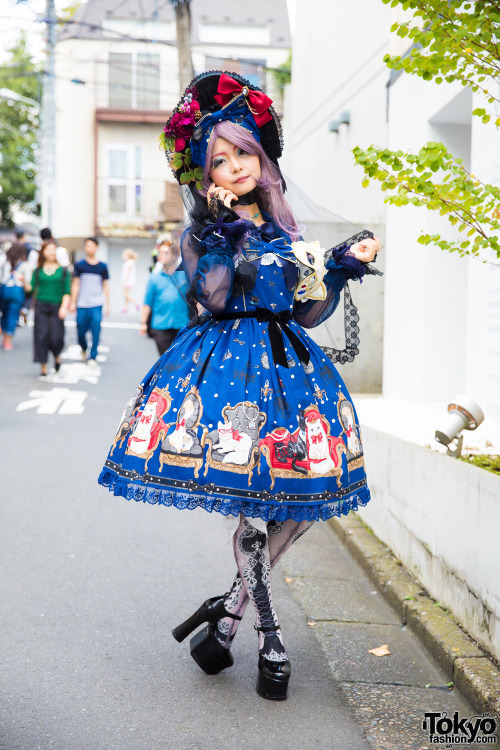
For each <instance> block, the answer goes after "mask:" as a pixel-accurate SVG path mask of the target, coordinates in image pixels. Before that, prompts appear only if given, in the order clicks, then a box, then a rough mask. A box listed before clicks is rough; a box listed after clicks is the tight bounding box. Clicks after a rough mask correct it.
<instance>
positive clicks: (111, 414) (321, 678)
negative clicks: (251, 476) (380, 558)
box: [0, 316, 368, 750]
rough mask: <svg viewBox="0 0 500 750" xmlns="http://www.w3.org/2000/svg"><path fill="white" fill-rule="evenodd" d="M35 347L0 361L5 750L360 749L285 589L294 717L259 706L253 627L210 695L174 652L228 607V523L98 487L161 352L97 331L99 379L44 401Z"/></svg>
mask: <svg viewBox="0 0 500 750" xmlns="http://www.w3.org/2000/svg"><path fill="white" fill-rule="evenodd" d="M115 321H116V322H118V323H120V324H122V325H123V324H124V323H125V324H126V323H127V322H134V318H133V316H129V317H125V316H122V317H121V318H120V319H118V318H117V317H116V318H115ZM135 322H137V317H135ZM31 336H32V329H29V328H28V329H21V330H19V331H18V334H17V336H16V342H15V343H16V349H15V350H14V351H13V352H11V353H6V352H3V351H0V388H1V390H0V460H1V487H2V491H1V502H0V555H1V565H2V584H1V588H0V628H1V634H0V649H1V658H2V667H1V672H0V684H1V687H0V718H1V729H0V748H1V750H37V749H41V750H48V749H49V748H54V749H56V750H139V748H147V749H148V750H168V749H170V748H176V749H177V750H208V748H210V749H211V748H233V747H238V748H242V750H254V749H255V750H257V748H276V749H279V750H282V749H283V750H289V749H292V750H294V749H295V748H303V747H307V748H320V749H321V750H336V749H337V748H338V749H339V750H340V749H342V750H351V749H352V750H365V748H368V744H367V743H366V740H365V739H364V735H363V732H362V729H361V727H360V725H359V724H358V723H357V721H356V720H355V718H354V715H353V712H352V711H351V710H350V709H349V708H348V704H347V701H346V700H345V698H344V697H343V693H342V691H341V690H340V689H339V686H338V683H337V682H336V681H335V679H334V678H333V677H332V673H331V671H330V669H329V666H328V662H327V659H326V657H325V656H324V655H323V653H322V651H321V649H320V647H319V645H318V642H317V641H316V639H315V638H314V637H313V636H312V635H311V630H310V628H308V626H307V623H306V617H305V613H304V611H303V610H302V609H301V607H300V605H299V604H298V602H297V601H296V599H295V598H293V596H292V593H291V591H290V586H287V585H286V584H285V583H284V581H283V574H282V573H278V574H277V575H275V583H274V591H275V598H276V602H277V609H278V612H279V617H280V621H281V624H282V626H283V629H284V632H285V635H286V641H287V646H288V649H289V652H290V656H291V659H292V664H293V674H292V681H291V687H290V691H289V699H288V700H287V701H285V702H283V703H274V702H269V701H264V700H262V699H261V698H259V697H258V696H257V694H256V692H255V681H256V673H257V639H256V636H255V632H254V631H253V629H252V622H253V620H252V616H251V612H250V610H248V613H247V617H246V621H244V623H243V625H242V627H241V630H240V633H239V635H238V637H237V639H236V641H235V645H234V647H233V652H234V656H235V665H234V667H233V668H231V669H230V670H227V672H225V673H222V674H221V675H218V676H216V677H208V676H207V675H205V674H203V673H202V672H201V671H200V670H199V669H198V667H197V666H196V665H195V663H194V662H193V661H192V659H191V658H190V656H189V649H188V645H187V643H184V644H182V645H179V644H178V643H177V642H176V641H175V640H174V639H173V638H172V636H171V634H170V630H171V628H172V627H173V626H174V625H176V624H177V623H178V622H179V621H180V620H182V619H184V617H185V616H187V615H188V614H190V612H191V611H192V610H193V609H194V608H195V607H197V606H198V605H199V604H200V603H201V601H203V600H204V599H205V598H206V597H207V596H213V595H216V594H219V593H221V592H223V591H225V590H227V588H228V586H229V583H230V581H231V579H232V576H233V573H234V561H233V559H232V551H231V547H230V545H229V543H228V539H227V535H226V530H225V527H224V523H223V521H222V519H221V517H219V516H216V515H214V516H211V515H209V514H208V513H206V512H205V511H199V512H198V511H196V512H193V511H177V510H175V509H170V508H164V507H152V506H145V505H142V504H136V503H135V502H127V501H126V500H124V499H123V498H115V497H113V496H112V495H111V494H110V493H108V492H107V490H105V489H103V488H101V487H99V486H98V485H97V482H96V480H97V476H98V474H99V471H100V469H101V466H102V463H103V461H104V459H105V457H106V454H107V451H108V447H109V444H110V442H111V439H112V437H113V435H114V432H115V429H116V427H117V425H118V421H119V418H120V415H121V412H122V409H123V406H124V403H125V401H126V400H127V398H128V397H129V395H130V394H131V393H132V392H133V390H134V389H135V386H136V384H137V383H138V382H139V380H140V379H141V377H142V375H143V374H145V373H146V372H147V370H148V369H149V367H150V366H151V364H152V362H153V361H154V359H155V356H156V350H155V347H154V345H153V343H152V342H151V341H149V340H147V339H141V338H139V336H138V333H137V331H136V330H131V329H129V328H123V327H119V328H115V327H111V328H105V330H104V332H103V338H102V345H103V347H105V349H104V350H103V353H102V355H103V356H105V357H106V361H105V362H102V368H101V369H102V372H99V371H92V372H90V371H89V370H88V368H85V366H82V365H80V366H78V365H77V362H76V361H75V362H74V363H71V360H67V361H66V364H67V365H68V367H63V370H62V378H61V382H58V383H40V382H38V381H37V379H36V376H37V374H38V368H37V366H36V365H34V364H33V363H32V362H31ZM74 342H75V331H74V328H68V330H67V344H74ZM72 353H73V354H74V355H76V354H77V352H75V350H74V349H73V350H71V349H70V350H69V354H70V355H71V354H72ZM89 381H90V382H89ZM54 389H59V390H54ZM47 392H50V395H49V396H47ZM75 393H76V394H77V395H76V396H75ZM19 408H21V410H19ZM43 412H45V413H43ZM65 412H66V413H65ZM299 544H300V543H299ZM297 546H298V545H297Z"/></svg>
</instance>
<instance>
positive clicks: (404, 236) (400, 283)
mask: <svg viewBox="0 0 500 750" xmlns="http://www.w3.org/2000/svg"><path fill="white" fill-rule="evenodd" d="M479 104H480V102H479V100H478V99H475V100H473V96H472V94H471V92H470V91H468V90H466V89H464V88H463V87H462V86H460V85H459V84H443V85H440V86H438V85H436V84H433V83H429V82H426V81H422V80H421V79H420V78H417V77H416V76H407V75H401V76H399V77H398V78H397V80H396V81H395V82H394V83H393V85H392V86H391V87H390V91H389V146H390V148H391V149H393V150H397V149H402V150H404V151H410V152H414V153H415V152H417V151H418V150H419V149H420V148H421V147H422V146H423V145H424V143H426V142H427V141H432V140H436V141H440V142H442V143H444V144H445V145H446V146H447V147H448V148H449V149H450V150H451V151H452V152H453V153H454V154H455V156H461V157H462V158H463V159H464V164H465V166H466V168H467V169H470V171H471V172H472V173H473V174H477V175H478V177H479V178H480V179H481V180H483V181H485V182H493V183H494V184H498V183H499V182H500V157H499V154H500V137H499V135H498V133H497V131H496V129H495V128H494V126H491V127H490V126H484V125H482V124H481V122H480V121H479V120H477V118H473V117H472V110H473V108H474V107H477V106H479ZM427 232H428V233H431V234H432V233H437V232H438V233H440V234H441V235H442V236H443V237H445V238H449V239H454V238H455V237H457V236H459V235H458V233H456V232H455V230H454V229H453V228H452V227H451V226H450V225H449V224H448V222H447V221H446V220H445V219H444V218H443V217H440V216H439V213H438V212H431V211H427V210H425V209H423V208H414V207H411V206H410V207H405V208H399V207H388V209H387V235H386V238H387V241H386V263H387V275H386V279H385V336H384V388H383V392H384V395H385V396H388V397H391V398H402V399H410V400H425V399H431V400H439V399H452V398H453V396H454V395H455V394H456V393H460V392H464V391H465V392H467V393H468V394H469V395H470V396H471V397H472V398H474V399H475V400H476V401H478V403H479V404H480V405H481V406H482V408H483V410H484V411H485V413H486V416H488V415H491V416H498V415H499V414H500V389H499V387H498V386H499V384H500V335H499V334H500V323H499V321H500V272H499V271H500V269H499V268H498V266H495V265H492V261H493V260H494V261H495V262H497V263H498V259H493V258H491V257H487V256H486V255H485V256H484V257H483V258H482V259H481V260H477V259H474V258H466V257H463V258H460V257H459V255H458V253H453V254H449V253H447V252H443V251H442V250H440V249H439V248H437V247H435V246H427V247H423V246H422V245H419V244H418V242H417V239H418V236H419V235H420V234H421V233H427ZM484 260H486V261H488V262H487V263H486V264H485V263H483V262H482V261H484Z"/></svg>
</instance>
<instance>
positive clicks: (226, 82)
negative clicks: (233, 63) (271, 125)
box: [214, 73, 273, 128]
mask: <svg viewBox="0 0 500 750" xmlns="http://www.w3.org/2000/svg"><path fill="white" fill-rule="evenodd" d="M244 88H246V89H247V90H248V94H246V99H247V101H248V103H249V106H250V109H251V112H252V114H253V116H254V119H255V122H256V123H257V127H258V128H260V127H262V125H265V124H266V122H269V120H272V119H273V117H272V115H271V113H270V112H269V107H270V106H271V104H272V103H273V101H272V99H270V98H269V97H268V96H266V94H264V92H263V91H253V90H252V89H249V88H248V87H247V86H242V84H241V83H238V81H235V80H234V78H231V76H227V75H226V74H225V73H222V75H221V77H220V78H219V85H218V86H217V93H216V95H215V96H214V99H215V101H216V102H218V103H219V104H220V105H221V106H222V107H224V105H225V104H227V103H228V102H230V101H231V99H232V98H233V97H234V96H237V95H238V94H241V93H242V91H243V89H244Z"/></svg>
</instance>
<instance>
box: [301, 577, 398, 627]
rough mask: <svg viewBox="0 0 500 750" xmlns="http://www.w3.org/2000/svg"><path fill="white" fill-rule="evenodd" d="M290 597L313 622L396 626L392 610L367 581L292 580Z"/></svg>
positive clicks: (395, 618)
mask: <svg viewBox="0 0 500 750" xmlns="http://www.w3.org/2000/svg"><path fill="white" fill-rule="evenodd" d="M289 585H290V588H291V589H292V591H293V595H294V596H295V598H296V599H297V601H298V602H299V603H300V605H301V607H302V608H303V609H304V611H305V612H306V614H307V616H308V617H309V618H311V619H313V620H342V621H344V622H372V623H377V622H378V623H387V624H388V625H400V624H401V623H400V621H399V619H398V617H397V615H396V613H395V612H394V610H393V609H392V608H391V607H390V606H389V605H388V604H387V603H386V602H385V601H384V598H383V596H382V594H380V593H379V592H378V591H377V590H376V589H375V586H374V584H373V583H371V582H370V581H368V580H366V579H365V580H349V581H344V580H333V579H328V578H312V577H308V578H307V579H300V578H294V579H293V580H292V581H291V582H290V583H289Z"/></svg>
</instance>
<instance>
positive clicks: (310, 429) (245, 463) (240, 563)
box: [99, 71, 380, 700]
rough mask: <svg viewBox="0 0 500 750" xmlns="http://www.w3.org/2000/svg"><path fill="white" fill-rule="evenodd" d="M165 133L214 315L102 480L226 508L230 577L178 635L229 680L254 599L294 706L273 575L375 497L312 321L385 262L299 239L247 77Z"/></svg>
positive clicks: (263, 649) (195, 333)
mask: <svg viewBox="0 0 500 750" xmlns="http://www.w3.org/2000/svg"><path fill="white" fill-rule="evenodd" d="M165 135H166V139H167V140H166V146H167V150H168V152H169V157H170V158H171V163H172V164H173V165H174V166H175V175H176V177H177V179H178V180H179V182H180V183H181V184H187V185H189V187H186V188H184V189H183V193H184V195H183V197H184V198H185V199H186V205H187V206H188V208H189V217H190V224H189V226H188V227H187V228H186V229H185V230H184V232H183V234H182V238H181V251H182V257H183V266H184V270H185V272H186V275H187V277H188V279H189V282H190V290H189V292H188V298H191V299H192V298H194V299H195V300H197V301H198V302H200V303H201V304H202V305H203V307H204V308H205V310H206V311H207V312H206V313H205V314H204V315H201V316H200V317H199V318H196V319H194V320H193V321H191V322H190V323H189V325H188V326H187V327H185V328H184V329H183V330H182V331H180V332H179V334H178V335H177V337H176V339H175V341H174V343H173V344H172V345H171V347H170V349H169V350H168V351H167V352H166V353H165V355H164V356H163V357H162V358H161V359H160V360H159V361H158V362H157V363H156V364H155V365H154V366H153V367H152V368H151V370H150V371H149V373H148V374H147V375H146V377H145V378H144V380H143V381H142V383H141V384H140V386H139V389H138V390H137V392H136V394H135V395H134V396H133V397H132V399H131V400H130V401H129V402H128V404H127V406H126V409H125V412H124V415H123V418H122V421H121V424H120V427H119V430H118V433H117V435H116V437H115V439H114V441H113V445H112V448H111V450H110V453H109V455H108V459H107V461H106V464H105V467H104V469H103V471H102V473H101V475H100V477H99V481H100V483H101V484H103V485H104V486H107V487H108V488H109V489H110V490H111V491H113V492H114V494H115V495H123V496H124V497H126V498H127V499H135V500H137V501H141V502H147V503H150V504H156V503H158V504H162V505H167V506H171V505H173V506H175V507H177V508H180V509H189V510H191V509H194V508H199V507H201V508H204V509H205V510H207V511H209V512H213V511H216V512H217V513H220V514H222V515H223V516H226V517H228V518H229V519H230V522H231V528H232V530H233V531H234V535H233V548H234V555H235V559H236V567H237V572H236V576H235V578H234V579H233V583H232V585H231V587H230V589H229V591H228V592H227V593H226V594H223V595H219V596H214V597H212V598H210V599H207V600H206V601H205V602H204V603H203V604H202V605H201V606H200V607H199V608H198V609H197V610H196V611H195V612H194V614H193V615H191V617H189V618H188V619H187V620H186V621H185V622H184V623H182V624H181V625H179V626H177V627H176V628H174V630H173V635H174V637H175V638H176V639H177V640H178V641H182V640H183V639H184V638H186V636H187V635H189V634H190V633H191V632H192V631H193V630H195V629H196V628H197V627H199V626H200V625H203V624H205V623H206V625H205V627H203V629H201V630H200V631H199V632H198V633H197V634H196V635H195V636H194V637H193V638H192V639H191V655H192V657H193V658H194V660H195V661H196V662H197V664H198V665H199V666H200V667H201V669H203V670H204V671H205V672H207V673H208V674H216V673H218V672H220V671H221V670H222V669H225V668H227V667H230V666H231V665H232V664H233V657H232V655H231V651H230V647H231V643H232V641H233V638H234V636H235V633H236V631H237V628H238V625H239V622H240V620H241V618H242V616H243V613H244V611H245V608H246V606H247V604H248V602H251V604H252V607H253V609H254V611H255V617H256V626H255V627H256V630H257V633H258V652H259V660H258V678H257V691H258V693H259V695H261V696H262V697H264V698H268V699H274V700H282V699H284V698H286V696H287V688H288V682H289V677H290V671H291V667H290V661H289V658H288V654H287V650H286V647H285V642H284V638H283V633H282V628H281V626H280V622H279V619H278V616H277V614H276V610H275V607H274V603H273V598H272V593H271V568H272V567H273V566H274V565H275V564H276V562H277V561H278V560H279V559H280V558H281V557H282V555H283V554H284V552H285V551H286V550H287V549H288V548H289V547H290V545H291V544H293V543H294V542H295V541H296V540H297V539H298V538H299V537H300V536H301V535H302V534H303V533H304V532H305V531H306V530H307V529H308V528H309V527H310V526H311V524H312V523H313V522H314V521H319V520H326V519H328V518H330V517H331V516H335V515H337V516H338V515H340V514H346V513H348V512H349V511H350V510H352V509H354V510H355V509H357V508H358V506H360V505H365V504H366V503H367V502H368V501H369V499H370V493H369V490H368V487H367V482H366V475H365V469H364V460H363V448H362V443H361V437H360V430H359V423H358V419H357V416H356V411H355V408H354V405H353V403H352V400H351V397H350V395H349V393H348V391H347V388H346V386H345V384H344V383H343V381H342V379H341V377H340V375H339V374H338V372H337V370H336V368H335V367H334V366H333V364H332V362H331V361H330V360H329V359H328V358H327V356H326V354H325V352H323V350H322V349H321V348H320V347H319V346H318V345H317V344H316V343H315V342H314V341H313V340H312V339H310V338H309V337H308V336H307V334H306V333H305V331H304V330H303V327H305V328H312V327H314V326H316V325H319V324H320V323H321V322H322V321H324V320H326V319H327V318H328V317H329V316H330V315H331V314H332V313H333V312H334V310H335V309H336V307H337V305H338V303H339V299H340V294H341V292H342V290H344V295H345V296H344V303H345V307H346V309H348V310H351V309H352V308H351V307H349V306H350V304H351V303H350V296H349V292H348V287H347V286H346V284H347V281H348V280H350V279H361V278H362V277H363V276H364V275H365V274H366V273H376V271H375V269H374V268H373V267H372V266H369V265H368V262H369V261H372V260H374V259H375V257H376V254H377V252H378V250H379V249H380V244H379V242H378V240H377V239H376V238H375V237H374V236H373V234H372V233H371V232H369V231H366V230H363V231H358V230H359V228H357V227H353V229H355V230H356V231H353V232H352V236H348V237H346V238H345V239H344V240H343V241H342V242H341V243H338V241H337V242H336V243H335V244H334V246H333V247H331V248H330V249H329V250H327V251H324V250H322V249H321V248H320V246H319V243H317V242H310V243H306V242H304V241H303V240H302V239H301V234H302V230H301V228H300V227H299V225H298V221H297V219H296V218H295V216H294V213H293V212H292V210H291V208H290V206H289V204H288V202H287V200H286V199H285V195H284V180H283V177H282V174H281V172H280V169H279V166H278V157H279V156H280V155H281V150H282V132H281V125H280V121H279V118H278V116H277V114H276V112H275V111H274V109H273V107H272V101H271V100H270V99H269V97H267V96H266V95H265V93H264V92H262V91H260V90H259V89H256V88H255V87H253V88H252V85H251V84H250V83H249V82H248V81H246V80H245V79H243V78H242V77H241V76H239V75H238V74H236V73H231V74H226V73H222V72H221V71H219V72H214V71H211V72H209V73H204V74H202V75H200V76H198V77H197V78H195V79H194V81H193V82H192V83H191V85H190V86H189V87H188V89H186V92H185V94H184V96H183V98H182V99H181V101H180V103H179V104H178V106H177V107H176V108H175V110H174V114H173V115H172V117H171V118H170V120H169V121H168V123H167V126H166V128H165ZM188 148H189V149H190V150H189V153H187V152H186V150H187V149H188ZM172 152H174V154H175V155H173V156H172ZM344 288H345V289H344ZM351 324H352V318H351V319H350V320H348V321H347V322H346V330H347V332H348V341H350V343H351V349H352V348H354V342H352V341H351V340H350V339H349V335H351V334H350V333H349V330H350V327H351ZM351 333H352V332H351ZM347 348H348V347H346V352H337V355H338V357H339V358H342V357H344V356H345V357H349V356H350V354H351V351H350V350H349V351H347ZM200 549H201V551H202V545H201V547H200ZM200 549H199V550H198V554H199V552H200ZM200 564H201V565H203V561H202V560H200Z"/></svg>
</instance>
